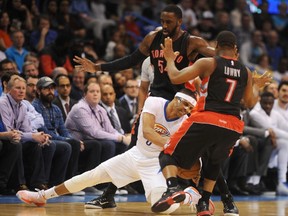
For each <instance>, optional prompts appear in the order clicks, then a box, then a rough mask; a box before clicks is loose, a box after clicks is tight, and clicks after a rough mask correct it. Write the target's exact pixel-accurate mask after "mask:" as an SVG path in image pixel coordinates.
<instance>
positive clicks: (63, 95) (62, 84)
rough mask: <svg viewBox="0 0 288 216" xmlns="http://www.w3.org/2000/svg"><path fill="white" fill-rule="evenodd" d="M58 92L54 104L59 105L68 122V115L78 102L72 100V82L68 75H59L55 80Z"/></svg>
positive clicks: (64, 118)
mask: <svg viewBox="0 0 288 216" xmlns="http://www.w3.org/2000/svg"><path fill="white" fill-rule="evenodd" d="M54 81H55V84H56V90H57V92H58V96H56V97H55V98H54V100H53V103H54V104H55V105H57V106H58V107H59V108H60V110H61V112H62V116H63V120H64V122H65V121H66V118H67V115H68V113H69V112H70V110H71V109H72V107H73V106H74V105H75V104H76V103H77V101H76V100H74V99H72V98H70V96H69V95H70V93H71V82H70V79H69V77H68V76H67V75H65V74H59V75H58V76H57V77H56V78H55V79H54Z"/></svg>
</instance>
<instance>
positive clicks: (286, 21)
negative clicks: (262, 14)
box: [272, 2, 288, 33]
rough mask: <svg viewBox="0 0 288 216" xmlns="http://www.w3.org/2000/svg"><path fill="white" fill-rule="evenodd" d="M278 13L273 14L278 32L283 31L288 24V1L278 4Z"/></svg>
mask: <svg viewBox="0 0 288 216" xmlns="http://www.w3.org/2000/svg"><path fill="white" fill-rule="evenodd" d="M278 12H279V13H278V14H275V15H273V16H272V19H273V23H274V26H275V29H276V31H277V32H279V33H280V32H281V31H282V30H284V28H285V27H286V26H287V25H288V15H287V3H286V2H280V3H279V4H278Z"/></svg>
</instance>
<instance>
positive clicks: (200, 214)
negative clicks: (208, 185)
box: [196, 200, 212, 216]
mask: <svg viewBox="0 0 288 216" xmlns="http://www.w3.org/2000/svg"><path fill="white" fill-rule="evenodd" d="M209 202H210V201H209ZM196 208H197V216H211V215H212V214H211V212H210V210H209V203H207V202H205V201H204V200H199V202H198V204H197V205H196Z"/></svg>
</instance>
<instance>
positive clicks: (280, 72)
mask: <svg viewBox="0 0 288 216" xmlns="http://www.w3.org/2000/svg"><path fill="white" fill-rule="evenodd" d="M287 75H288V58H287V57H282V58H281V59H280V62H279V65H278V69H277V71H274V79H275V80H276V81H277V82H278V83H280V81H281V80H282V77H284V76H287Z"/></svg>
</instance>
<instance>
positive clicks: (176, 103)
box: [17, 89, 201, 213]
mask: <svg viewBox="0 0 288 216" xmlns="http://www.w3.org/2000/svg"><path fill="white" fill-rule="evenodd" d="M195 105H196V93H195V92H192V91H190V90H188V89H183V90H181V91H180V92H177V93H176V95H175V97H174V99H173V100H172V101H168V100H166V99H163V98H161V97H148V98H147V99H146V101H145V104H144V107H143V111H142V114H141V118H140V125H139V131H138V141H137V144H136V146H134V147H133V148H131V149H130V150H128V151H126V152H125V153H123V154H121V155H118V156H116V157H113V158H111V159H109V160H107V161H105V162H104V163H102V164H100V165H99V166H97V167H96V168H94V169H93V170H90V171H87V172H85V173H83V174H81V175H78V176H75V177H73V178H71V179H69V180H67V181H65V182H64V183H62V184H60V185H58V186H55V187H52V188H50V189H48V190H42V191H39V192H31V191H26V190H22V191H19V192H18V193H17V196H18V198H19V199H21V200H22V201H23V202H25V203H28V204H35V205H37V206H44V205H45V204H46V200H47V199H51V198H54V197H58V196H60V195H64V194H68V193H74V192H77V191H81V190H82V189H84V188H86V187H90V186H94V185H97V184H100V183H105V182H112V183H113V184H114V185H116V186H117V187H118V188H119V187H123V186H125V185H127V184H129V183H131V182H135V181H138V180H141V181H142V183H143V186H144V189H145V196H146V199H147V201H148V202H149V203H151V206H152V205H153V204H154V203H155V202H156V201H157V200H158V199H159V198H160V197H161V195H162V194H163V192H165V191H166V190H167V186H166V180H165V178H164V176H163V174H162V173H161V171H160V165H159V160H158V156H159V153H160V152H161V151H162V149H163V147H164V145H165V144H166V143H167V141H168V139H169V137H170V135H171V134H173V133H174V132H175V131H177V129H178V127H179V126H180V124H181V123H182V122H183V121H184V120H185V119H186V118H187V114H188V113H190V112H191V111H192V109H193V107H194V106H195ZM198 173H199V175H200V169H199V171H198ZM197 175H198V174H197V173H196V176H197ZM200 198H201V196H200V195H199V193H198V191H197V190H196V189H195V190H194V188H192V189H191V188H190V189H188V191H187V199H185V200H184V204H196V203H197V202H198V200H199V199H200ZM179 205H180V204H179V203H177V204H174V205H171V207H170V208H169V209H168V210H167V211H166V212H165V213H171V212H173V211H175V210H176V209H177V208H178V207H179Z"/></svg>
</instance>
